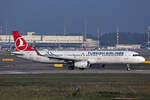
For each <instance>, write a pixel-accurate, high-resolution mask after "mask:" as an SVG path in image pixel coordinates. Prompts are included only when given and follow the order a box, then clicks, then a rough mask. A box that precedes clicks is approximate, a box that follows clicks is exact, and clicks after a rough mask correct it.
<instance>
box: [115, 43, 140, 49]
mask: <svg viewBox="0 0 150 100" xmlns="http://www.w3.org/2000/svg"><path fill="white" fill-rule="evenodd" d="M140 48H141V45H140V44H117V45H116V49H140Z"/></svg>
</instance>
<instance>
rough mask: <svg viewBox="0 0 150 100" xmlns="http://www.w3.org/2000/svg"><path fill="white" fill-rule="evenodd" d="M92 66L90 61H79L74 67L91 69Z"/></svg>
mask: <svg viewBox="0 0 150 100" xmlns="http://www.w3.org/2000/svg"><path fill="white" fill-rule="evenodd" d="M89 66H90V64H89V62H88V61H78V62H75V63H74V67H77V68H89Z"/></svg>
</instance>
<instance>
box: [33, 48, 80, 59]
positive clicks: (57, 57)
mask: <svg viewBox="0 0 150 100" xmlns="http://www.w3.org/2000/svg"><path fill="white" fill-rule="evenodd" d="M34 50H35V52H36V53H37V55H39V56H45V57H48V58H51V59H58V60H64V61H79V60H77V59H73V58H69V57H59V56H57V55H49V53H47V55H42V54H40V52H38V50H37V49H36V48H34Z"/></svg>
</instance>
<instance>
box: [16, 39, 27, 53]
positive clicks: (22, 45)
mask: <svg viewBox="0 0 150 100" xmlns="http://www.w3.org/2000/svg"><path fill="white" fill-rule="evenodd" d="M15 45H16V48H17V50H25V49H26V48H27V47H28V44H27V43H26V42H25V40H24V39H23V38H22V37H18V38H17V39H16V41H15Z"/></svg>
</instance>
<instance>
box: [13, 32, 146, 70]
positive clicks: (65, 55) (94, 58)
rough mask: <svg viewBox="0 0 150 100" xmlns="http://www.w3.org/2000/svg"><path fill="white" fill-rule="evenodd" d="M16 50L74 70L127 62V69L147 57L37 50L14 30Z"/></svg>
mask: <svg viewBox="0 0 150 100" xmlns="http://www.w3.org/2000/svg"><path fill="white" fill-rule="evenodd" d="M13 37H14V43H15V46H16V51H15V52H12V54H15V55H16V56H18V57H21V58H25V59H29V60H33V61H37V62H44V63H58V62H59V63H65V64H68V68H69V69H71V70H73V69H74V68H75V67H76V68H79V69H81V70H83V69H86V68H90V67H91V65H93V64H102V66H103V67H104V66H105V64H126V65H127V70H128V71H129V70H131V69H130V64H139V63H144V61H145V58H144V57H142V56H141V55H139V53H137V52H133V51H107V50H105V51H96V50H94V51H88V50H81V51H66V50H64V51H62V50H61V51H57V50H47V49H46V50H37V49H36V48H31V47H30V46H29V45H28V44H27V42H26V41H25V40H24V38H23V37H22V36H21V35H20V33H19V32H18V31H13Z"/></svg>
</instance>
